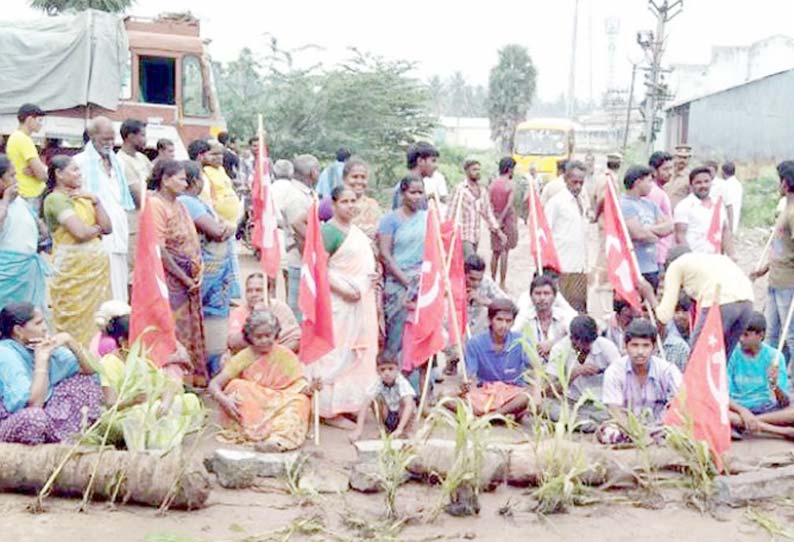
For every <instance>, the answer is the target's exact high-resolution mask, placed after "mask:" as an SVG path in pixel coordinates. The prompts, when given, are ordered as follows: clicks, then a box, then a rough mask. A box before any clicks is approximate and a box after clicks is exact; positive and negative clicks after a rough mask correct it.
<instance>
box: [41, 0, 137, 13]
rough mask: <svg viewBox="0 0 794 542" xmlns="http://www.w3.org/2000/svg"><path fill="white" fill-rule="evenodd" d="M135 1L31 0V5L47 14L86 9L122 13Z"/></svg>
mask: <svg viewBox="0 0 794 542" xmlns="http://www.w3.org/2000/svg"><path fill="white" fill-rule="evenodd" d="M134 2H135V0H30V7H32V8H35V9H40V10H42V11H43V12H45V13H46V14H47V15H58V14H59V13H63V12H65V11H83V10H86V9H98V10H100V11H107V12H109V13H121V12H122V11H124V10H125V9H127V8H129V7H130V6H132V4H133V3H134Z"/></svg>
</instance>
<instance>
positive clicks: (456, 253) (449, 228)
mask: <svg viewBox="0 0 794 542" xmlns="http://www.w3.org/2000/svg"><path fill="white" fill-rule="evenodd" d="M441 238H442V240H443V241H444V252H445V254H446V255H447V262H449V267H448V269H447V276H448V277H449V285H450V286H451V287H452V299H453V300H454V301H455V313H456V314H457V317H458V331H460V333H461V337H463V334H464V333H465V330H466V321H467V319H468V314H467V313H468V303H467V301H468V299H467V298H468V296H467V295H466V271H465V269H464V267H463V239H461V232H460V225H455V224H454V223H453V221H452V220H447V221H445V222H443V223H442V224H441ZM453 238H454V243H453ZM448 308H449V309H450V310H449V311H448V314H447V322H449V323H450V324H449V325H450V329H449V345H450V346H452V345H454V344H455V335H454V333H453V332H452V327H451V326H452V314H451V307H448Z"/></svg>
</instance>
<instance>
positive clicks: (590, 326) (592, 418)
mask: <svg viewBox="0 0 794 542" xmlns="http://www.w3.org/2000/svg"><path fill="white" fill-rule="evenodd" d="M618 361H620V352H618V349H617V347H616V346H615V345H614V344H612V343H611V342H610V341H609V339H606V338H604V337H599V336H598V325H597V324H596V321H595V320H593V318H591V317H590V316H587V315H585V314H581V315H579V316H577V317H576V318H574V319H573V320H572V321H571V325H570V333H569V335H568V337H566V338H565V339H563V340H561V341H560V342H558V343H557V344H556V345H555V346H554V348H552V350H551V355H550V356H549V362H548V364H547V365H546V370H547V372H548V374H549V376H550V377H551V378H552V379H553V380H552V382H553V384H552V385H553V386H554V388H556V393H554V394H552V395H553V396H554V399H552V400H550V401H548V402H547V404H546V407H547V408H548V411H549V416H550V418H551V419H552V420H554V421H557V420H559V419H560V415H559V412H560V406H561V403H562V401H563V400H565V401H566V402H567V403H568V408H569V409H573V407H574V405H575V404H576V403H577V402H578V401H580V400H581V399H582V397H587V398H589V399H584V401H585V402H584V403H583V404H582V405H580V409H579V415H578V419H579V421H581V422H583V424H582V426H580V429H581V430H582V431H584V432H587V433H592V432H595V430H596V429H597V428H598V425H599V424H601V423H603V422H605V421H606V420H608V419H609V413H608V412H607V411H606V409H605V408H602V407H600V406H599V405H598V404H597V403H598V401H600V399H601V393H602V387H603V383H604V372H605V371H606V369H607V368H608V367H609V366H610V365H612V364H613V363H615V362H618ZM555 407H556V408H555Z"/></svg>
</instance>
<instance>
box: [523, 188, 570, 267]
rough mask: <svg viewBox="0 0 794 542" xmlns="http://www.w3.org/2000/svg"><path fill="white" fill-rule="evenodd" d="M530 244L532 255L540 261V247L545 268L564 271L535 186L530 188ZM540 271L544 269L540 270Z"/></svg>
mask: <svg viewBox="0 0 794 542" xmlns="http://www.w3.org/2000/svg"><path fill="white" fill-rule="evenodd" d="M528 205H529V237H530V239H531V241H530V243H529V246H530V249H531V250H532V257H533V258H534V259H535V261H536V262H537V261H538V249H540V261H541V262H542V265H543V267H544V268H548V269H554V270H555V271H557V272H558V273H561V272H562V266H561V265H560V259H559V257H558V256H557V249H556V248H554V239H553V238H552V236H551V230H550V229H549V223H548V221H547V220H546V213H544V212H543V206H542V205H540V203H539V202H538V195H537V194H536V193H535V190H534V188H533V187H530V189H529V203H528ZM539 271H542V269H541V270H539Z"/></svg>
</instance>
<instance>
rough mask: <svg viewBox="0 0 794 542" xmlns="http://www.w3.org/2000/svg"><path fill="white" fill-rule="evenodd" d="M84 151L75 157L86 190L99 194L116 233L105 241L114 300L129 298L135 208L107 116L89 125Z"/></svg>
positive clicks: (96, 118)
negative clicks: (131, 213) (131, 226)
mask: <svg viewBox="0 0 794 542" xmlns="http://www.w3.org/2000/svg"><path fill="white" fill-rule="evenodd" d="M87 130H88V135H89V137H90V138H91V139H90V141H89V142H88V143H86V146H85V150H84V151H83V152H81V153H80V154H78V155H76V156H75V157H74V161H75V162H76V163H77V165H78V166H79V167H80V171H81V172H82V174H83V188H84V190H85V191H86V192H88V193H90V194H96V195H97V197H99V199H100V201H101V202H102V205H103V206H104V207H105V210H106V211H107V213H108V217H109V218H110V222H111V224H112V226H113V232H112V233H111V234H110V235H105V236H104V237H103V238H102V244H103V245H104V247H105V250H106V251H107V253H108V256H109V259H110V285H111V289H112V292H113V299H115V300H117V301H124V302H125V303H126V302H127V301H128V299H129V286H128V276H129V269H128V252H129V232H130V229H129V222H128V220H127V212H128V211H132V210H134V209H135V202H134V201H133V199H132V194H131V193H130V188H129V185H128V184H127V178H126V176H125V175H124V168H123V166H122V164H121V162H120V161H119V160H118V158H116V155H115V154H114V153H113V141H114V139H115V132H114V129H113V123H112V122H111V120H110V119H109V118H107V117H95V118H93V119H91V120H90V121H89V123H88V128H87Z"/></svg>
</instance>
